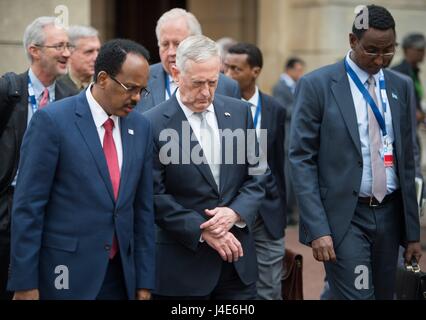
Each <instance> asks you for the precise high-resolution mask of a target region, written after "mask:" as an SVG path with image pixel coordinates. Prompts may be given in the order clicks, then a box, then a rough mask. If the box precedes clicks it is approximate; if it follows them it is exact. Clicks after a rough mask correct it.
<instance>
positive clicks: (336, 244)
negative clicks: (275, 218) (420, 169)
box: [289, 5, 421, 299]
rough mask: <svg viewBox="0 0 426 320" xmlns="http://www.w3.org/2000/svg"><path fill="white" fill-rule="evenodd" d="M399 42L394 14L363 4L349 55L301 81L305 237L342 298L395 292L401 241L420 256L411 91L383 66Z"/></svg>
mask: <svg viewBox="0 0 426 320" xmlns="http://www.w3.org/2000/svg"><path fill="white" fill-rule="evenodd" d="M361 18H362V19H361ZM361 20H362V21H364V23H367V25H363V24H362V21H361ZM360 21H361V22H360ZM395 39H396V34H395V21H394V19H393V17H392V15H391V14H390V13H389V11H388V10H386V9H385V8H383V7H380V6H375V5H369V6H367V7H364V8H363V10H361V11H360V13H358V15H357V17H356V18H355V21H354V24H353V27H352V33H351V34H350V35H349V40H350V46H351V49H352V50H351V51H350V52H349V53H348V54H347V55H346V57H345V59H344V61H342V62H338V63H336V64H334V65H330V66H326V67H323V68H321V69H319V70H316V71H314V72H312V73H310V74H308V75H306V76H304V77H303V78H302V79H301V80H300V82H299V84H298V86H297V88H296V101H295V106H294V109H293V119H292V121H293V122H292V125H291V133H290V153H289V157H290V164H291V174H292V181H293V184H294V188H295V192H296V196H297V198H298V203H299V206H300V218H301V219H300V241H301V242H302V243H304V244H306V245H310V246H311V247H312V250H313V255H314V257H315V259H317V260H318V261H323V262H324V265H325V269H326V274H327V279H328V281H329V284H330V289H331V295H332V296H333V297H334V298H336V299H392V298H393V292H394V287H395V275H396V265H397V264H396V263H397V256H398V247H399V244H400V243H401V244H402V245H403V246H404V247H405V248H406V250H405V255H404V258H405V260H406V262H411V261H412V259H416V260H417V261H418V260H419V259H420V257H421V248H420V244H419V238H420V227H419V216H418V211H417V202H416V193H415V187H414V177H415V174H414V158H413V150H412V149H413V147H412V136H411V134H412V131H411V130H412V128H411V121H410V117H411V114H410V113H411V111H410V104H411V101H410V99H411V94H410V89H411V88H410V87H409V83H408V82H406V81H405V80H403V79H402V78H401V77H399V76H398V75H395V73H392V72H389V71H387V70H385V69H384V68H386V67H387V66H388V65H389V63H390V61H391V60H392V57H393V55H394V53H395Z"/></svg>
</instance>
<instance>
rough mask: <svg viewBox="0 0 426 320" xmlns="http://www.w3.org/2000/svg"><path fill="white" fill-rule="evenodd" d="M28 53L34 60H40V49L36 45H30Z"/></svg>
mask: <svg viewBox="0 0 426 320" xmlns="http://www.w3.org/2000/svg"><path fill="white" fill-rule="evenodd" d="M27 51H28V53H29V54H30V56H31V57H32V60H40V48H37V47H36V46H34V45H30V46H29V47H28V49H27Z"/></svg>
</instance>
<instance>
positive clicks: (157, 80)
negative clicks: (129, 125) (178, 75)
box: [136, 63, 241, 113]
mask: <svg viewBox="0 0 426 320" xmlns="http://www.w3.org/2000/svg"><path fill="white" fill-rule="evenodd" d="M149 69H150V75H149V80H148V86H147V89H148V90H149V92H150V94H149V95H148V96H147V97H145V98H143V99H141V100H140V101H139V103H138V104H137V105H136V110H137V111H139V112H142V113H143V112H146V111H148V110H149V109H152V108H154V107H155V106H156V105H159V104H160V103H162V102H164V100H165V99H166V95H165V92H166V80H165V79H166V78H165V77H166V72H165V71H164V68H163V65H162V64H161V63H156V64H153V65H151V66H150V68H149ZM172 94H173V92H172ZM216 94H221V95H224V96H228V97H233V98H236V99H240V98H241V93H240V87H239V86H238V83H237V82H236V81H235V80H233V79H231V78H229V77H227V76H225V75H223V74H222V73H220V74H219V81H218V84H217V88H216Z"/></svg>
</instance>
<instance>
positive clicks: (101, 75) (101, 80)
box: [96, 71, 109, 88]
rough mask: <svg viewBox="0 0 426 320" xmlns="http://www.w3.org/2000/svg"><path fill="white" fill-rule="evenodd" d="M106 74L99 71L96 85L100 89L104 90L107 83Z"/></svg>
mask: <svg viewBox="0 0 426 320" xmlns="http://www.w3.org/2000/svg"><path fill="white" fill-rule="evenodd" d="M108 78H109V77H108V74H107V73H106V72H105V71H100V72H99V73H98V76H97V78H96V84H98V85H99V87H101V88H105V87H106V85H107V83H108Z"/></svg>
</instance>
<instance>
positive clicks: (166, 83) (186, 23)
mask: <svg viewBox="0 0 426 320" xmlns="http://www.w3.org/2000/svg"><path fill="white" fill-rule="evenodd" d="M155 34H156V35H157V40H158V47H159V54H160V59H161V63H156V64H153V65H151V67H150V78H149V82H148V88H147V89H148V90H149V91H150V92H151V94H150V95H148V96H146V97H144V98H143V99H141V100H140V101H139V103H138V105H137V106H136V110H138V111H139V112H145V111H147V110H149V109H151V108H153V107H155V106H156V105H158V104H160V103H161V102H163V101H165V100H168V99H169V98H170V97H171V96H172V95H173V93H174V92H175V91H176V88H177V85H176V83H175V82H174V80H173V77H172V73H171V68H172V66H173V65H175V63H176V49H177V47H178V45H179V43H180V42H182V41H183V40H184V39H185V38H187V37H189V36H195V35H201V34H202V32H201V25H200V23H199V22H198V20H197V18H196V17H195V16H194V15H193V14H192V13H190V12H188V11H186V10H184V9H181V8H174V9H171V10H169V11H167V12H165V13H164V14H163V15H162V16H161V17H160V19H158V21H157V26H156V28H155ZM216 92H217V93H219V94H222V95H225V96H230V97H234V98H237V99H240V97H241V95H240V90H239V87H238V83H237V82H236V81H234V80H232V79H230V78H228V77H226V76H225V75H223V74H221V75H219V82H218V85H217V90H216Z"/></svg>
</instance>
